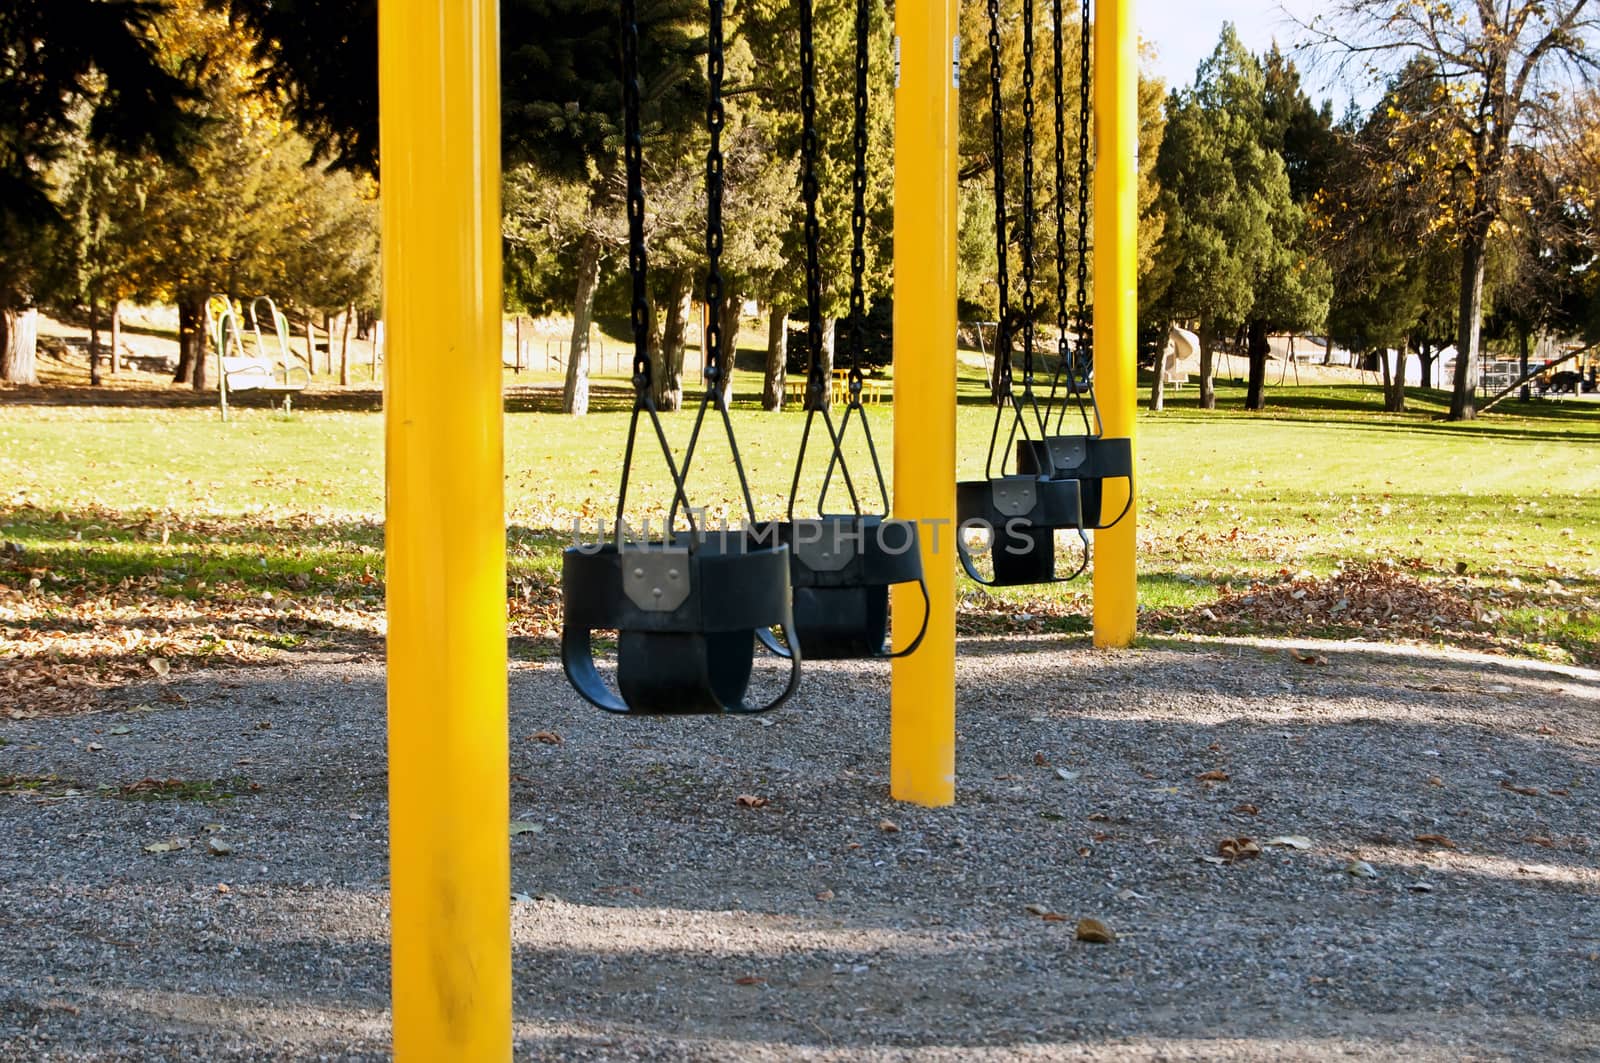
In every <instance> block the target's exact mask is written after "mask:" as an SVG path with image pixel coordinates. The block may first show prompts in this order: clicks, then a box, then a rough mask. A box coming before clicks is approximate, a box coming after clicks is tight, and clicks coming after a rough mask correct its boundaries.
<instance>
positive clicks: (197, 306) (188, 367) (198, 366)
mask: <svg viewBox="0 0 1600 1063" xmlns="http://www.w3.org/2000/svg"><path fill="white" fill-rule="evenodd" d="M172 382H173V383H174V384H184V383H187V384H192V385H193V386H194V389H195V390H196V391H199V390H201V389H202V388H204V387H205V386H206V297H205V295H204V294H203V293H202V294H199V295H197V294H195V293H193V292H182V293H180V294H179V296H178V371H177V372H176V373H174V374H173V375H172Z"/></svg>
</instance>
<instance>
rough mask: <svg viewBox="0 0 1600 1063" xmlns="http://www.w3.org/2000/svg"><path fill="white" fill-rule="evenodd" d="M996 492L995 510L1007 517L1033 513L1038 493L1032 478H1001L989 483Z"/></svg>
mask: <svg viewBox="0 0 1600 1063" xmlns="http://www.w3.org/2000/svg"><path fill="white" fill-rule="evenodd" d="M989 486H990V488H991V489H992V490H993V491H994V508H995V509H996V510H998V511H999V512H1000V513H1002V514H1004V515H1005V516H1007V517H1020V516H1022V515H1023V514H1024V513H1029V512H1032V510H1033V507H1034V504H1035V503H1036V502H1037V501H1038V498H1039V496H1038V491H1037V489H1036V487H1035V485H1034V480H1033V477H1031V476H1001V477H999V478H998V479H994V480H990V481H989Z"/></svg>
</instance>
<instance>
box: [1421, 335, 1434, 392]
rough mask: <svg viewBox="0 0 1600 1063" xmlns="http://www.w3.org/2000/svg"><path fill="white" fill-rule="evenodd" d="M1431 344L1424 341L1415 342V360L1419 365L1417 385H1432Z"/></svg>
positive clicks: (1432, 354) (1425, 386) (1428, 386)
mask: <svg viewBox="0 0 1600 1063" xmlns="http://www.w3.org/2000/svg"><path fill="white" fill-rule="evenodd" d="M1433 358H1434V353H1433V345H1432V344H1431V343H1428V342H1426V341H1424V342H1422V343H1419V344H1417V362H1418V363H1419V365H1420V366H1421V369H1420V375H1419V377H1418V386H1419V387H1424V388H1431V387H1433Z"/></svg>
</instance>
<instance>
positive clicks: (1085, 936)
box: [1077, 916, 1117, 945]
mask: <svg viewBox="0 0 1600 1063" xmlns="http://www.w3.org/2000/svg"><path fill="white" fill-rule="evenodd" d="M1077 938H1078V940H1079V941H1087V942H1090V943H1091V944H1095V945H1109V944H1111V943H1112V942H1113V941H1115V940H1117V934H1116V931H1114V930H1112V929H1111V928H1110V927H1109V926H1106V925H1105V924H1104V923H1102V922H1101V921H1100V920H1098V919H1090V918H1089V917H1088V916H1085V917H1083V918H1082V919H1079V920H1078V932H1077Z"/></svg>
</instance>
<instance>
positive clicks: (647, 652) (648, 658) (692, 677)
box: [617, 631, 755, 716]
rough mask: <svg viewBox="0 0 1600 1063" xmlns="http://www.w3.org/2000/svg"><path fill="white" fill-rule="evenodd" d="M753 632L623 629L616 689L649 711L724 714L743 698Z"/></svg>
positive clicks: (641, 711) (639, 709)
mask: <svg viewBox="0 0 1600 1063" xmlns="http://www.w3.org/2000/svg"><path fill="white" fill-rule="evenodd" d="M754 648H755V632H753V631H725V632H716V633H711V634H703V635H701V634H684V633H680V632H657V631H650V632H643V631H625V632H622V633H620V634H619V636H618V638H617V689H619V690H620V691H621V692H622V700H623V701H624V702H626V703H627V705H628V709H629V711H630V712H636V713H639V714H640V715H647V716H680V715H684V716H686V715H696V714H706V713H720V712H722V711H724V706H727V705H737V704H739V703H740V702H742V701H743V700H744V696H745V692H746V690H748V689H749V687H750V674H751V672H752V671H753V667H754V660H753V653H754Z"/></svg>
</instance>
